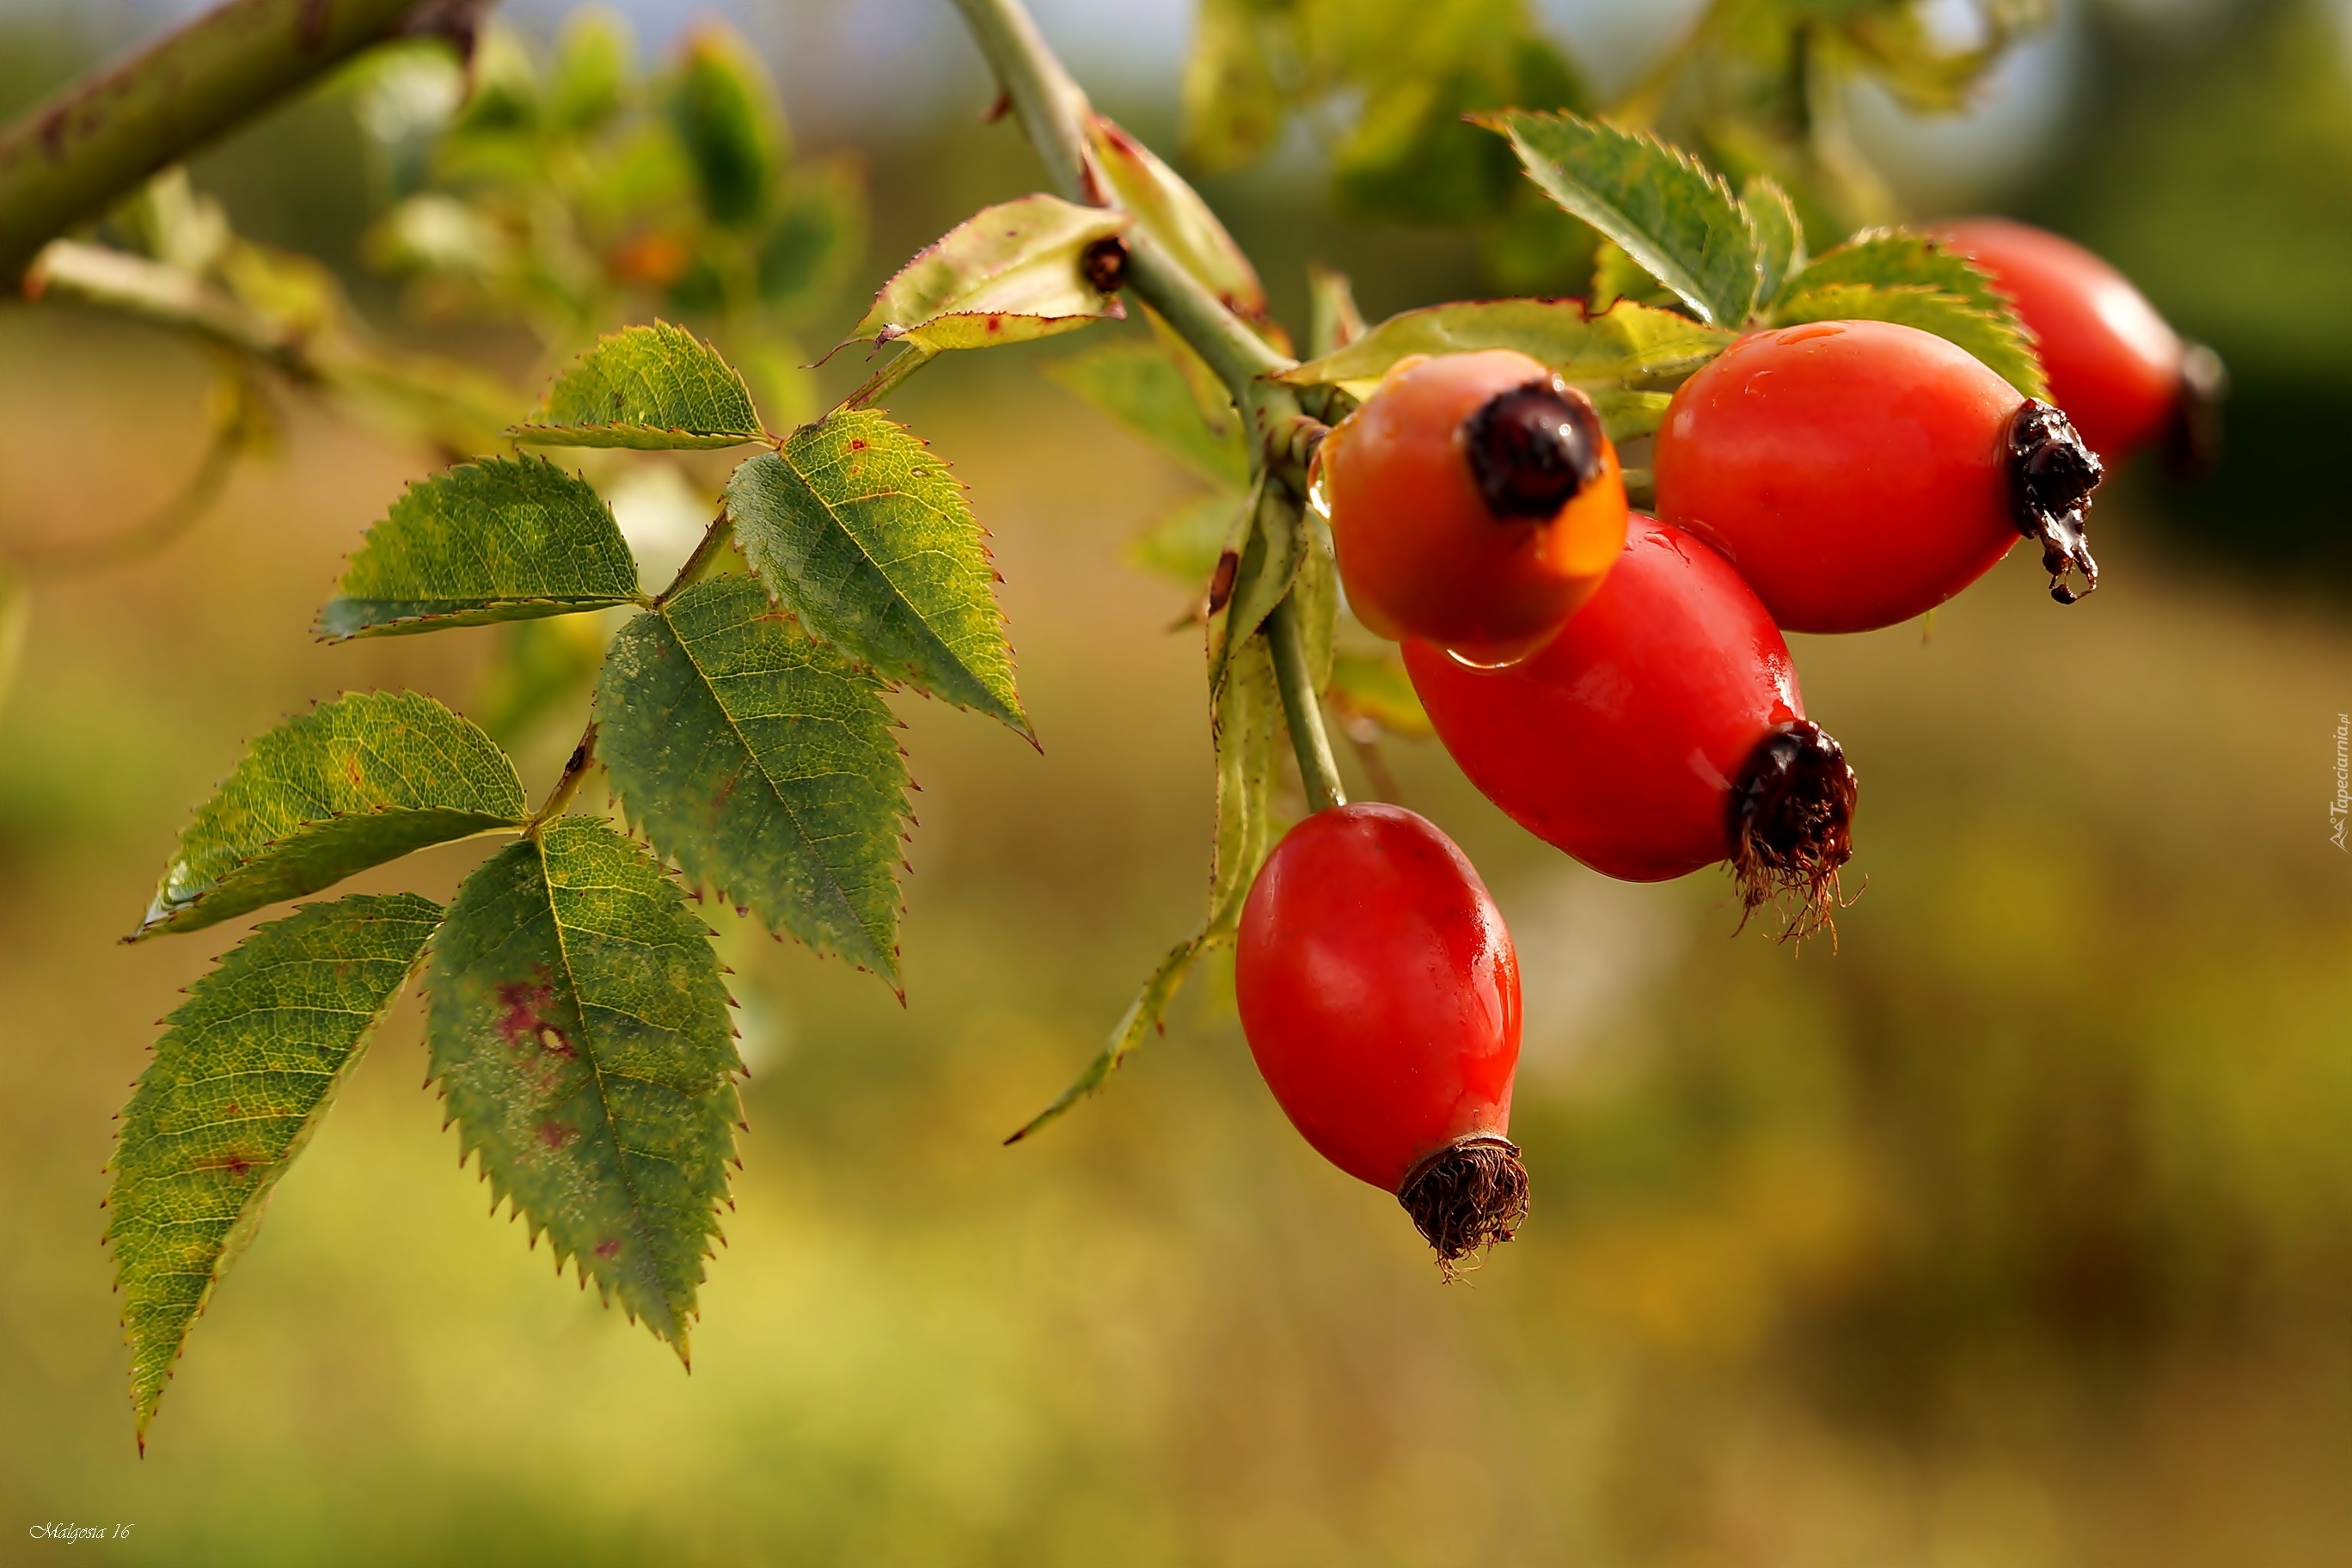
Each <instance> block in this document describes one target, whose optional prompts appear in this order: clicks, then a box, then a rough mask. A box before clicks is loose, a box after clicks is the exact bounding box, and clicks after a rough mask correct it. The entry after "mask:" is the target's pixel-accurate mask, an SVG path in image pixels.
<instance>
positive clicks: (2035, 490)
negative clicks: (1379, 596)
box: [2009, 397, 2106, 605]
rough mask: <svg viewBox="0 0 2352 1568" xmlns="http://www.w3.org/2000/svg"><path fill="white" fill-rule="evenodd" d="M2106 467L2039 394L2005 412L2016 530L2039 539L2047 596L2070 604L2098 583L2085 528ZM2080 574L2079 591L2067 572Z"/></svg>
mask: <svg viewBox="0 0 2352 1568" xmlns="http://www.w3.org/2000/svg"><path fill="white" fill-rule="evenodd" d="M2105 471H2106V470H2105V466H2104V465H2102V464H2101V463H2100V461H2099V455H2098V454H2097V453H2096V452H2094V451H2092V450H2091V448H2090V447H2089V446H2087V445H2086V444H2085V443H2084V440H2083V437H2080V436H2078V435H2076V434H2075V433H2074V421H2073V420H2071V419H2068V418H2067V417H2066V416H2064V415H2063V414H2061V413H2059V412H2058V410H2056V409H2055V408H2053V407H2051V406H2050V405H2048V404H2046V403H2044V402H2042V400H2041V399H2040V398H2038V397H2035V398H2029V399H2027V400H2026V403H2025V405H2024V406H2023V407H2021V408H2020V409H2019V410H2018V411H2017V412H2016V413H2015V414H2014V415H2012V416H2010V421H2009V481H2010V489H2011V498H2012V500H2013V502H2014V505H2015V508H2016V510H2015V513H2014V520H2015V521H2016V523H2017V531H2018V532H2020V533H2022V534H2023V535H2025V537H2026V538H2028V539H2032V540H2035V541H2038V542H2040V543H2041V545H2042V570H2043V571H2045V572H2047V573H2049V574H2050V596H2051V597H2052V598H2053V599H2055V600H2057V601H2058V602H2059V603H2060V604H2062V605H2071V604H2073V603H2074V602H2075V601H2076V600H2077V599H2080V598H2082V597H2083V596H2084V595H2086V594H2089V593H2090V592H2091V591H2092V590H2093V589H2095V588H2096V587H2097V586H2098V585H2099V563H2097V562H2096V561H2094V560H2092V559H2091V542H2090V540H2089V538H2088V537H2087V536H2086V532H2085V531H2086V530H2087V529H2088V527H2089V525H2090V520H2091V492H2092V491H2093V490H2095V489H2098V488H2099V479H2100V477H2101V476H2102V475H2103V474H2105ZM2069 572H2080V573H2081V574H2083V588H2082V592H2081V593H2077V592H2075V590H2074V588H2073V587H2072V586H2071V585H2069V584H2068V583H2067V581H2066V574H2068V573H2069Z"/></svg>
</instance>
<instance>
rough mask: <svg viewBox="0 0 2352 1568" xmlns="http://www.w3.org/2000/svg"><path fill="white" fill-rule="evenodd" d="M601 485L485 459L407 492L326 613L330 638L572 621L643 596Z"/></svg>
mask: <svg viewBox="0 0 2352 1568" xmlns="http://www.w3.org/2000/svg"><path fill="white" fill-rule="evenodd" d="M637 595H638V589H637V568H636V563H635V561H633V560H632V559H631V558H630V555H629V546H628V542H627V541H626V540H625V539H623V538H622V537H621V531H620V529H619V528H618V527H617V526H615V525H614V521H613V512H612V509H611V508H610V507H608V506H606V505H605V504H604V498H603V497H601V496H599V495H598V494H597V493H596V490H595V487H593V485H591V484H589V483H588V481H587V480H585V479H581V478H580V477H579V476H578V475H576V474H567V473H565V472H564V471H563V470H562V468H557V467H556V466H555V465H554V464H552V463H551V462H548V461H547V460H546V459H544V458H521V459H520V460H513V459H509V458H483V459H481V460H480V461H479V462H475V463H461V464H459V465H458V466H457V467H456V468H447V469H445V470H443V471H442V472H440V473H437V474H435V475H434V476H433V477H432V478H430V479H420V480H418V481H417V482H416V483H415V484H413V485H411V486H409V487H408V489H407V490H406V491H404V493H403V494H402V496H401V498H400V499H399V500H396V501H394V502H393V504H392V511H391V513H390V515H388V516H387V517H385V519H384V520H383V521H382V522H379V523H377V524H376V525H375V526H374V527H373V528H372V529H370V530H368V535H367V541H366V542H365V543H363V544H362V545H361V546H360V549H359V552H358V553H357V554H355V555H353V556H352V560H351V564H350V565H348V566H346V567H345V568H344V569H343V580H342V583H341V585H340V592H338V593H337V595H335V597H333V598H332V599H330V600H328V601H327V604H326V607H325V608H323V609H321V610H320V612H319V628H318V629H319V634H320V636H321V637H362V636H379V637H381V636H385V635H388V634H396V633H404V632H424V631H437V630H439V629H440V628H441V627H444V626H480V625H483V624H485V623H487V622H491V621H519V620H530V619H532V618H534V617H537V616H562V615H569V614H570V613H572V611H574V610H590V609H594V608H596V607H597V606H599V605H620V604H626V603H628V602H629V601H631V600H633V599H635V598H636V597H637Z"/></svg>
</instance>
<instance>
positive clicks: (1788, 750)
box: [1727, 719, 1858, 941]
mask: <svg viewBox="0 0 2352 1568" xmlns="http://www.w3.org/2000/svg"><path fill="white" fill-rule="evenodd" d="M1857 790H1858V786H1857V784H1856V782H1855V780H1854V776H1853V768H1851V767H1849V766H1848V765H1847V764H1846V760H1845V751H1844V748H1843V747H1841V746H1840V745H1839V744H1838V743H1837V742H1835V741H1834V740H1832V739H1831V738H1830V735H1829V732H1828V731H1825V730H1823V729H1822V727H1821V726H1820V725H1819V724H1816V723H1814V722H1813V721H1811V720H1810V719H1791V720H1790V721H1788V722H1786V723H1784V724H1779V725H1775V726H1774V727H1773V728H1772V729H1771V730H1769V731H1767V732H1766V733H1765V736H1764V738H1763V739H1762V740H1761V741H1759V742H1757V743H1756V749H1755V750H1753V751H1751V752H1748V761H1747V762H1746V763H1743V764H1741V766H1740V769H1739V777H1738V778H1737V779H1735V780H1734V781H1733V782H1732V785H1731V805H1730V821H1729V822H1728V824H1727V827H1728V830H1729V837H1730V840H1731V855H1730V860H1731V870H1732V875H1733V876H1734V877H1736V878H1737V879H1738V882H1739V899H1740V916H1739V921H1740V924H1741V925H1743V926H1744V925H1746V924H1747V923H1748V916H1749V915H1752V914H1754V913H1755V912H1756V911H1757V910H1759V909H1760V908H1762V907H1763V906H1764V905H1765V904H1768V903H1769V902H1771V901H1772V900H1774V899H1775V898H1778V897H1780V895H1782V894H1787V895H1789V898H1790V904H1791V908H1790V911H1789V923H1788V926H1787V929H1785V930H1784V931H1782V932H1781V937H1782V939H1783V940H1784V941H1785V940H1790V939H1794V938H1801V937H1807V936H1811V935H1812V934H1814V933H1815V932H1817V931H1822V930H1824V929H1831V927H1830V917H1831V916H1832V913H1834V912H1835V910H1836V909H1837V905H1838V869H1839V868H1841V867H1843V865H1844V864H1845V863H1846V860H1847V859H1848V858H1850V857H1851V856H1852V855H1853V804H1854V798H1855V795H1856V793H1857Z"/></svg>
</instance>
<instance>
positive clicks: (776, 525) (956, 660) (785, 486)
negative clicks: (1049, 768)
mask: <svg viewBox="0 0 2352 1568" xmlns="http://www.w3.org/2000/svg"><path fill="white" fill-rule="evenodd" d="M727 513H728V516H729V517H730V519H732V520H733V522H734V526H735V541H736V542H737V543H738V544H740V546H741V547H742V550H743V556H744V559H746V560H747V561H749V562H750V563H751V570H752V571H753V572H755V573H757V574H759V578H760V581H761V583H762V584H765V585H766V587H767V590H768V592H769V594H770V595H772V596H773V597H774V599H775V601H776V602H777V603H778V604H780V605H782V606H783V607H784V608H785V609H787V610H789V611H791V612H792V614H793V616H794V617H795V618H797V619H798V620H799V621H800V623H801V624H802V625H803V626H806V627H807V628H808V629H809V630H810V631H812V632H814V634H815V635H816V636H818V637H822V638H823V639H824V640H825V641H826V642H828V643H831V644H833V645H834V646H835V647H838V648H840V649H842V650H843V651H844V652H845V653H847V654H849V655H850V656H851V657H852V658H857V659H860V660H862V661H863V662H865V663H866V664H867V665H869V666H871V667H872V668H873V669H874V670H875V672H876V673H877V674H878V675H880V676H881V677H882V678H883V679H886V680H903V681H906V682H908V684H910V685H913V686H917V687H919V688H921V689H923V690H925V691H928V692H929V693H931V694H932V695H933V696H935V697H940V698H943V699H945V700H948V701H950V702H952V703H954V704H956V705H957V706H958V707H960V708H972V709H977V710H980V711H981V712H982V713H987V714H990V715H992V716H993V717H995V718H997V719H1001V720H1003V721H1004V722H1005V723H1007V724H1009V725H1011V726H1012V727H1013V729H1015V730H1017V731H1020V732H1021V733H1022V734H1023V735H1030V733H1031V731H1030V729H1029V720H1028V717H1027V715H1025V714H1024V713H1023V712H1022V710H1021V698H1020V695H1019V693H1017V692H1016V691H1015V690H1014V689H1013V649H1012V647H1011V646H1010V645H1009V644H1007V643H1006V641H1005V639H1004V614H1003V611H1002V610H1000V609H998V608H997V605H996V594H995V588H994V584H995V581H996V570H995V568H994V567H993V566H992V565H991V564H990V563H989V558H988V547H987V545H986V544H985V543H983V542H982V539H983V537H984V536H983V535H982V531H981V527H980V524H979V522H978V521H976V520H975V519H974V518H973V517H972V515H971V504H970V503H969V502H968V501H966V500H965V499H964V490H963V486H962V485H961V483H960V482H958V480H957V479H956V477H955V476H954V475H953V474H951V473H950V472H949V471H948V466H947V464H946V463H945V462H943V461H942V460H940V458H938V457H937V456H936V455H934V454H933V453H932V452H931V450H930V449H929V447H926V446H924V445H923V443H922V442H921V441H919V440H918V439H917V438H916V437H914V436H912V435H910V434H908V432H907V431H906V430H905V429H904V428H902V427H900V426H898V425H894V424H892V423H891V422H890V420H889V419H888V418H887V417H886V416H883V415H880V414H877V413H876V412H874V411H873V410H872V409H865V408H861V409H849V410H840V411H836V412H835V413H833V414H830V415H828V416H825V417H824V419H823V420H820V421H819V422H818V423H816V424H814V425H807V426H802V427H801V428H800V429H798V430H795V431H793V434H792V436H791V437H790V438H789V439H787V440H786V441H785V442H784V444H783V446H782V449H780V450H778V451H775V452H761V453H760V454H759V455H758V456H757V457H754V458H750V459H749V460H747V461H746V462H744V463H743V464H742V466H741V467H740V468H737V469H736V470H735V474H734V477H733V478H732V479H729V480H728V481H727ZM1032 738H1033V739H1034V737H1032Z"/></svg>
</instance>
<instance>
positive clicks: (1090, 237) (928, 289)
mask: <svg viewBox="0 0 2352 1568" xmlns="http://www.w3.org/2000/svg"><path fill="white" fill-rule="evenodd" d="M1133 221H1134V219H1133V218H1131V217H1130V216H1129V215H1127V214H1126V213H1123V212H1118V211H1115V210H1113V209H1111V208H1108V207H1086V206H1079V205H1076V204H1074V203H1071V202H1066V201H1064V200H1062V199H1061V198H1060V197H1058V196H1049V195H1033V196H1023V197H1021V198H1020V199H1019V200H1017V201H1010V202H1002V203H999V204H998V205H995V206H992V207H982V208H981V210H980V211H979V212H977V213H974V214H973V215H972V216H971V217H969V218H966V219H965V220H964V221H963V222H961V223H960V224H958V225H956V226H955V227H953V228H951V229H950V230H949V231H948V232H947V233H946V234H945V235H944V236H942V237H940V238H939V239H937V240H935V241H933V242H932V243H931V244H930V245H929V247H925V248H924V249H923V250H921V251H920V252H919V253H918V254H917V255H916V257H915V258H914V259H913V260H912V261H909V262H908V263H907V265H906V266H904V267H902V268H899V269H898V273H897V274H896V275H895V276H894V277H892V278H891V279H890V280H889V281H888V282H887V283H885V284H884V285H883V286H882V289H881V292H879V293H877V294H876V295H875V296H874V304H873V307H872V308H871V309H869V310H867V311H866V315H865V318H864V319H863V320H861V321H859V322H858V323H857V326H856V330H855V332H854V334H853V335H855V336H856V337H861V338H872V339H873V340H874V341H876V342H894V341H897V340H898V339H902V338H903V339H905V340H906V342H908V343H909V344H910V345H912V346H913V347H915V348H918V349H921V350H923V351H924V352H925V353H939V352H940V351H941V350H943V349H980V348H993V347H995V346H996V345H997V344H999V343H1011V342H1027V341H1029V340H1031V339H1034V338H1042V337H1046V336H1049V335H1051V334H1053V333H1055V332H1066V331H1071V330H1073V329H1074V328H1077V327H1084V326H1087V325H1090V324H1092V323H1093V322H1095V321H1101V320H1103V319H1104V318H1106V317H1109V318H1113V319H1116V318H1118V317H1121V316H1124V315H1125V314H1126V311H1125V310H1122V309H1121V308H1120V305H1119V302H1118V295H1117V294H1116V293H1106V292H1104V291H1103V290H1102V289H1097V287H1095V285H1094V284H1093V283H1092V282H1090V281H1088V279H1087V274H1086V269H1085V265H1084V261H1083V258H1084V257H1085V255H1086V252H1087V248H1088V247H1091V246H1094V245H1096V244H1097V243H1098V242H1100V241H1103V240H1107V239H1116V238H1117V237H1118V236H1120V235H1121V234H1124V233H1125V232H1126V231H1127V227H1128V226H1129V224H1130V223H1132V222H1133Z"/></svg>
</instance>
